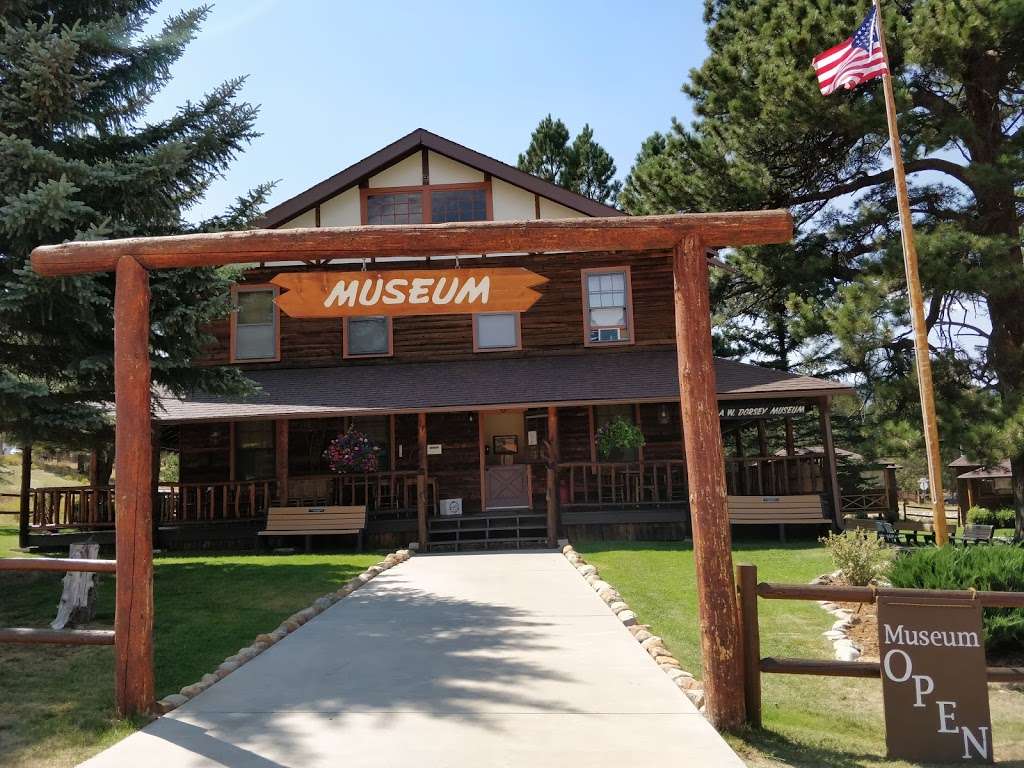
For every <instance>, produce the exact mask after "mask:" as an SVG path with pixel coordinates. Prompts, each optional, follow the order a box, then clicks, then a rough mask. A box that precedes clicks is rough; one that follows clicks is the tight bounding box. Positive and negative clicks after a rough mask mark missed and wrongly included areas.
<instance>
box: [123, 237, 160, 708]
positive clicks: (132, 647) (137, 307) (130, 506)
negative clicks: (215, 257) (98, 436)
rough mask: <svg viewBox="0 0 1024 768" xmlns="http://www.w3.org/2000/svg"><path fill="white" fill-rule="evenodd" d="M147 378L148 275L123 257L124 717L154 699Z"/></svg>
mask: <svg viewBox="0 0 1024 768" xmlns="http://www.w3.org/2000/svg"><path fill="white" fill-rule="evenodd" d="M149 375H150V374H149V275H148V274H147V272H146V270H145V269H143V267H142V266H141V265H140V264H139V263H138V262H137V261H136V260H135V259H134V258H131V257H129V256H125V257H122V258H121V259H119V260H118V262H117V287H116V290H115V293H114V393H115V394H114V406H115V411H116V419H117V421H116V427H115V435H114V466H115V467H116V471H117V485H116V486H115V488H116V491H115V492H116V507H115V508H116V510H117V513H116V516H115V526H116V533H115V539H116V543H117V588H116V609H115V612H114V650H115V667H114V690H115V698H116V702H117V711H118V714H120V715H122V716H127V715H135V714H145V713H147V712H149V711H150V709H151V708H152V706H153V698H154V685H153V542H152V531H153V529H152V515H153V496H152V493H151V490H150V483H151V477H152V464H151V462H152V450H153V443H152V431H151V423H150V414H149V397H150V395H149V387H150V378H149Z"/></svg>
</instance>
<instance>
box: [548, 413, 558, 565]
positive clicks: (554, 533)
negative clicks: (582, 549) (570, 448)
mask: <svg viewBox="0 0 1024 768" xmlns="http://www.w3.org/2000/svg"><path fill="white" fill-rule="evenodd" d="M548 445H549V446H550V448H549V451H550V454H549V456H548V462H547V481H548V486H547V503H548V510H547V511H548V545H549V546H552V547H553V546H555V544H556V543H557V542H558V409H557V408H554V407H549V408H548Z"/></svg>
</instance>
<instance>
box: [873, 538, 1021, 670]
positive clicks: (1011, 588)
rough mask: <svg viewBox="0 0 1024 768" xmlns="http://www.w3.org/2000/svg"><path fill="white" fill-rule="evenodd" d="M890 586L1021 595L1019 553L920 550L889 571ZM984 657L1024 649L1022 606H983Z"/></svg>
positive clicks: (994, 548) (1011, 550) (1010, 549)
mask: <svg viewBox="0 0 1024 768" xmlns="http://www.w3.org/2000/svg"><path fill="white" fill-rule="evenodd" d="M889 580H890V581H891V582H892V584H893V586H896V587H912V588H916V589H971V588H973V589H977V590H992V591H996V592H1022V591H1024V549H1021V548H1020V547H1004V546H998V545H995V546H991V547H986V546H974V547H942V548H941V549H936V548H934V547H929V548H922V549H918V550H915V551H913V552H910V553H908V554H907V555H906V556H904V557H901V558H899V559H898V560H897V561H896V562H895V564H894V565H893V567H892V569H891V570H890V572H889ZM984 628H985V645H986V649H987V650H988V651H989V652H990V653H995V654H998V653H1002V652H1004V651H1015V650H1017V651H1019V650H1020V648H1021V647H1022V646H1024V608H986V609H985V612H984Z"/></svg>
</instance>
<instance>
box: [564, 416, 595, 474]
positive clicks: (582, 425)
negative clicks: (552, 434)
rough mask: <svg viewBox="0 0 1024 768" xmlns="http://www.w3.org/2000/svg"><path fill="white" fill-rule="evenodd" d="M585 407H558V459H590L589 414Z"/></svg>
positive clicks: (565, 460) (570, 460) (573, 460)
mask: <svg viewBox="0 0 1024 768" xmlns="http://www.w3.org/2000/svg"><path fill="white" fill-rule="evenodd" d="M588 410H589V409H587V408H586V407H575V408H559V409H558V460H559V461H560V462H563V463H569V462H576V461H590V459H591V455H590V415H589V413H588Z"/></svg>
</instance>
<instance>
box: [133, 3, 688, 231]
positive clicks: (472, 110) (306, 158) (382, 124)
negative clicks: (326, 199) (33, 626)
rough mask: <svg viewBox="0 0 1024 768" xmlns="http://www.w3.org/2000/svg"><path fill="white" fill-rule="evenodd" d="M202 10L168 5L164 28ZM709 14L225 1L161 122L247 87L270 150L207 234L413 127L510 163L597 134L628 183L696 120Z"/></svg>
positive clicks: (225, 183)
mask: <svg viewBox="0 0 1024 768" xmlns="http://www.w3.org/2000/svg"><path fill="white" fill-rule="evenodd" d="M195 4H196V3H188V2H180V1H179V0H169V1H168V2H165V3H164V4H163V5H162V6H161V9H160V20H162V19H163V18H165V17H166V16H167V15H169V14H170V13H172V12H174V11H176V10H178V9H180V8H187V7H192V6H194V5H195ZM702 8H703V3H701V2H699V1H698V0H682V1H681V2H680V1H679V0H677V2H674V3H672V2H644V3H637V4H629V3H621V2H620V3H612V2H603V1H600V2H594V1H591V2H557V3H543V2H502V3H487V2H482V3H466V2H463V3H458V2H444V1H439V2H434V3H430V4H423V3H412V2H404V1H402V0H399V2H389V3H382V2H358V3H357V2H347V1H344V2H328V1H327V0H292V1H288V0H251V1H250V0H220V1H219V2H217V3H216V4H215V6H214V8H213V12H212V14H211V17H210V19H209V20H208V21H207V23H206V25H205V26H204V29H203V31H202V33H201V34H200V36H199V38H198V39H197V40H196V41H195V42H193V43H192V45H191V46H190V47H189V49H188V51H187V52H186V54H185V56H184V57H183V58H182V59H181V61H180V62H179V63H178V65H177V66H176V68H175V70H174V73H173V75H174V76H173V79H172V81H171V82H170V83H169V84H168V85H167V87H166V88H165V89H164V90H163V92H162V93H161V94H160V95H159V96H158V97H157V99H156V101H155V103H154V104H153V105H152V108H151V109H150V115H151V116H152V117H153V118H156V117H158V116H159V117H163V116H166V115H168V114H170V113H171V111H172V110H173V109H174V107H175V106H177V105H179V104H181V103H182V102H184V101H185V100H187V99H193V100H194V99H196V98H198V97H199V96H200V95H201V94H202V93H204V92H206V91H207V90H209V89H210V88H212V87H213V86H214V85H216V84H217V83H219V82H221V81H222V80H224V79H227V78H228V77H231V76H234V75H240V74H247V75H249V81H248V83H247V84H246V88H245V92H244V97H245V99H246V100H248V101H251V102H253V103H256V104H260V105H261V107H262V109H261V113H260V118H259V122H258V128H259V130H260V131H262V133H263V136H262V137H261V138H259V139H257V140H256V141H255V142H254V143H253V145H252V146H251V147H250V148H249V150H248V151H247V152H246V153H245V154H244V155H243V156H242V157H240V158H239V160H238V161H237V162H236V163H235V165H234V167H233V168H232V170H231V171H230V173H229V174H228V176H227V177H226V178H225V179H223V180H222V181H220V182H218V183H217V184H216V185H215V186H214V188H213V189H212V190H211V192H210V194H209V196H208V198H207V200H206V202H205V203H204V204H203V206H202V207H200V208H198V209H197V210H195V211H193V212H191V214H190V218H193V219H198V218H202V217H204V216H206V215H209V214H212V213H216V212H219V211H220V210H222V209H223V208H224V207H225V205H226V204H227V203H228V202H230V201H231V200H232V199H233V198H234V197H235V196H236V195H238V194H241V193H242V192H244V191H245V190H246V189H248V188H250V187H252V186H253V185H255V184H257V183H259V182H261V181H265V180H271V179H277V180H280V181H279V184H278V186H277V188H276V190H275V192H274V195H273V198H272V201H271V203H272V204H273V203H276V202H280V201H281V200H285V199H287V198H288V197H291V196H292V195H294V194H297V193H298V192H301V191H302V190H304V189H306V188H307V187H309V186H310V185H312V184H314V183H316V182H317V181H320V180H321V179H323V178H325V177H327V176H329V175H331V174H333V173H336V172H337V171H339V170H341V169H342V168H344V167H346V166H348V165H350V164H352V163H353V162H355V161H357V160H359V159H360V158H362V157H364V156H366V155H368V154H370V153H371V152H373V151H375V150H377V149H379V148H380V147H382V146H384V145H386V144H388V143H390V142H391V141H393V140H395V139H397V138H399V137H400V136H402V135H404V134H406V133H408V132H409V131H411V130H413V129H414V128H420V127H422V128H427V129H429V130H432V131H434V132H435V133H439V134H441V135H443V136H446V137H448V138H450V139H453V140H455V141H458V142H460V143H463V144H466V145H467V146H470V147H472V148H473V149H476V150H479V151H481V152H484V153H486V154H489V155H492V156H494V157H496V158H498V159H500V160H504V161H505V162H509V163H512V164H514V163H515V161H516V156H517V154H518V153H519V152H520V151H522V150H523V149H524V148H525V147H526V145H527V143H528V141H529V136H530V132H531V131H532V130H533V128H534V127H535V126H536V124H537V122H538V121H539V120H540V118H542V117H543V116H545V115H546V114H548V113H549V112H551V113H553V114H554V115H555V116H556V117H561V118H562V119H563V120H564V121H565V122H566V124H567V125H568V126H569V128H570V130H571V131H572V132H573V133H574V134H575V133H576V131H578V130H579V128H580V127H581V126H582V125H583V124H584V123H585V122H589V123H590V125H591V126H592V127H593V129H594V132H595V136H596V138H597V140H598V141H599V142H600V143H601V144H602V145H603V146H604V147H605V148H606V149H608V151H609V152H611V153H612V155H613V157H614V158H615V161H616V164H617V165H618V169H619V177H620V178H621V177H623V176H625V174H626V173H627V172H628V170H629V167H630V165H631V164H632V161H633V158H634V156H635V154H636V152H637V150H638V149H639V148H640V143H641V142H642V141H643V139H644V138H645V137H647V136H648V135H649V134H650V133H652V132H653V131H655V130H664V129H666V128H667V127H668V125H669V122H670V120H671V118H672V116H673V115H675V116H677V117H679V118H680V119H681V120H684V121H689V120H690V118H691V112H690V107H689V104H688V102H687V98H686V97H685V96H684V95H683V94H682V93H681V92H680V90H679V88H680V86H681V84H682V83H683V81H684V80H685V78H686V76H687V73H688V72H689V70H690V68H691V67H695V66H698V65H699V64H700V63H701V61H702V60H703V59H704V56H705V54H706V47H705V45H704V25H703V22H702V19H701V13H702Z"/></svg>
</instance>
